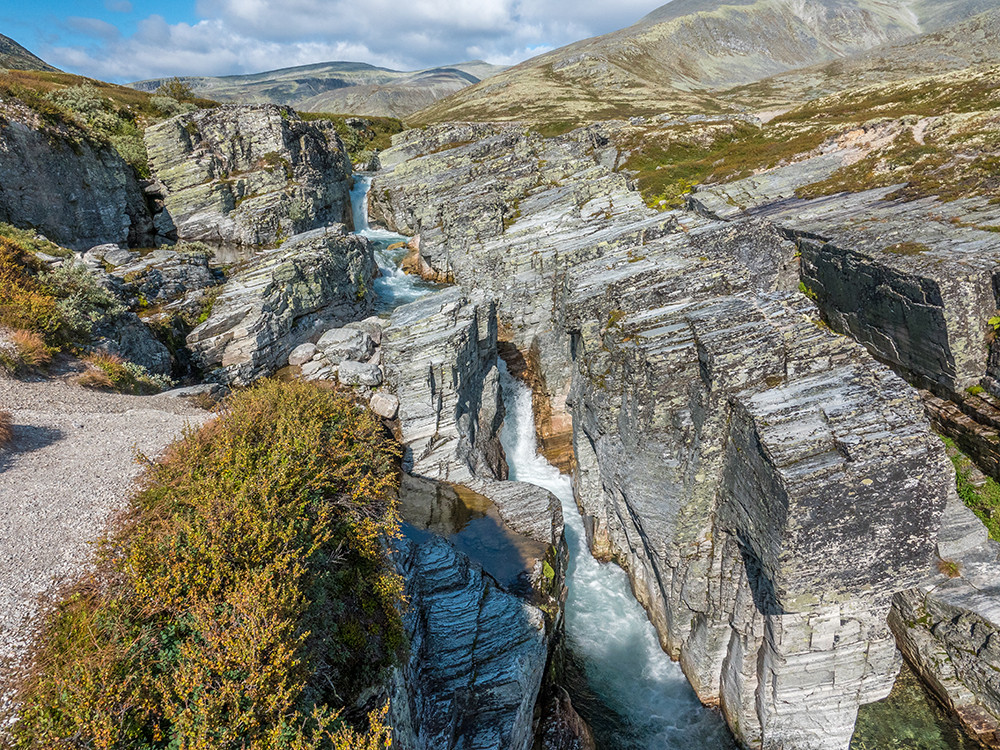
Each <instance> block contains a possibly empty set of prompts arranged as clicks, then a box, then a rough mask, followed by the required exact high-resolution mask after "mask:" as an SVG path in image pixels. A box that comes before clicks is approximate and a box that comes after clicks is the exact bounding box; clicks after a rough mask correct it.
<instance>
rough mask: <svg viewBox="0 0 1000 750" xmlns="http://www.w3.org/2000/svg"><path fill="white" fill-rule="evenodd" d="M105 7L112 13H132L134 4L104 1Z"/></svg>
mask: <svg viewBox="0 0 1000 750" xmlns="http://www.w3.org/2000/svg"><path fill="white" fill-rule="evenodd" d="M104 7H105V8H107V9H108V10H110V11H111V12H112V13H131V12H132V3H130V2H129V0H104Z"/></svg>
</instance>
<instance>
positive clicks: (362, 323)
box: [344, 315, 386, 346]
mask: <svg viewBox="0 0 1000 750" xmlns="http://www.w3.org/2000/svg"><path fill="white" fill-rule="evenodd" d="M385 325H386V321H384V320H382V318H380V317H378V316H377V315H372V316H371V317H370V318H365V319H364V320H359V321H357V322H354V323H348V324H347V325H345V326H344V328H356V329H357V330H359V331H364V332H365V333H367V334H368V335H369V336H370V337H371V340H372V341H374V342H375V346H381V345H382V329H383V328H384V327H385Z"/></svg>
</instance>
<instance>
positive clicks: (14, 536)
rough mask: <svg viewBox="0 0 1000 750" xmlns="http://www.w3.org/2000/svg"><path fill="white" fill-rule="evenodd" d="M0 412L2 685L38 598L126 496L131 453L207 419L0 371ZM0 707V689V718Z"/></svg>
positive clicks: (155, 400) (165, 403)
mask: <svg viewBox="0 0 1000 750" xmlns="http://www.w3.org/2000/svg"><path fill="white" fill-rule="evenodd" d="M0 411H9V412H10V413H11V414H12V415H13V417H14V439H13V442H12V444H11V445H9V446H8V447H7V448H6V449H2V448H0V688H2V685H3V684H4V682H5V677H10V674H9V669H10V667H9V665H10V664H12V663H16V662H17V660H18V659H19V658H20V657H21V656H22V655H23V653H24V649H25V647H26V646H27V644H28V643H29V641H30V637H31V633H32V630H33V623H34V621H35V620H36V617H37V615H38V604H37V601H38V597H39V595H40V594H43V593H45V592H47V591H50V590H51V589H52V588H53V587H54V586H55V585H57V584H58V582H59V581H60V580H65V579H66V578H67V577H70V576H73V575H74V574H75V573H76V572H77V571H79V570H80V567H81V566H82V565H84V564H86V562H87V560H88V557H89V555H90V554H91V550H92V546H91V542H92V541H93V540H94V539H96V538H97V537H98V536H99V535H100V533H101V532H102V531H103V530H104V528H105V525H106V524H107V522H108V520H109V517H110V516H111V514H112V513H113V512H114V511H115V510H117V509H119V508H121V507H122V506H123V504H124V502H125V500H126V499H127V498H128V495H129V492H130V490H131V489H132V486H133V483H134V481H135V479H136V477H137V476H138V474H139V472H140V470H141V467H140V466H139V465H138V464H137V463H136V460H135V458H136V451H137V450H138V451H141V452H143V453H144V454H146V455H149V456H156V455H158V454H159V453H161V452H162V451H163V449H164V448H165V447H166V446H167V445H168V444H169V443H171V442H172V441H174V440H175V439H176V438H177V437H179V436H180V434H181V432H182V430H183V429H184V426H185V425H186V424H192V425H199V424H201V423H202V422H204V421H205V420H206V419H208V418H209V415H208V413H207V412H205V411H203V410H201V409H198V408H196V407H194V406H191V405H189V404H186V403H184V402H183V401H182V400H181V399H176V398H170V397H166V396H154V397H139V396H122V395H119V394H108V393H98V392H95V391H88V390H85V389H83V388H80V387H78V386H74V385H70V384H68V383H65V382H62V381H44V382H37V383H27V382H21V381H17V380H10V379H5V378H3V376H2V375H0ZM5 662H6V663H7V664H8V666H7V667H5V666H4V663H5ZM5 670H6V673H5ZM2 703H3V695H2V689H0V712H2V708H3V706H2Z"/></svg>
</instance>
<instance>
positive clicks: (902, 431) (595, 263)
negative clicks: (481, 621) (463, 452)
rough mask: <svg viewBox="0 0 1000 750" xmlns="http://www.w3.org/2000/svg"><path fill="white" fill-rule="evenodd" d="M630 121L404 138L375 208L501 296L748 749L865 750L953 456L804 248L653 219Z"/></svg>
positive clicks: (762, 232)
mask: <svg viewBox="0 0 1000 750" xmlns="http://www.w3.org/2000/svg"><path fill="white" fill-rule="evenodd" d="M614 127H615V126H614V124H607V125H600V126H594V127H591V128H587V129H583V130H580V131H575V132H574V133H571V134H569V135H567V136H564V137H560V138H556V139H544V138H541V137H540V136H537V135H535V134H524V133H523V132H515V131H514V129H512V128H506V127H497V128H490V127H488V126H455V127H454V128H448V127H440V128H431V129H429V130H428V131H424V132H421V133H410V134H407V135H405V136H404V137H402V138H400V139H399V140H398V146H397V148H394V149H392V150H390V151H389V152H386V153H385V154H384V159H383V163H384V164H386V165H388V166H389V167H391V171H389V172H388V173H387V174H385V175H382V176H379V177H378V178H377V179H376V181H375V184H374V186H373V190H372V201H373V205H374V206H375V215H376V218H378V219H380V220H381V221H383V222H384V223H386V224H387V225H389V226H390V228H392V229H395V230H400V231H408V232H411V233H418V234H419V235H420V241H419V252H420V254H421V257H422V259H423V261H424V262H426V263H427V264H429V265H430V266H432V267H434V268H436V269H437V270H438V271H440V272H446V273H449V274H452V275H453V276H454V278H455V280H456V281H457V283H458V284H459V285H460V286H462V287H464V289H465V290H466V291H467V293H468V292H471V291H472V290H475V291H476V292H477V293H487V294H492V295H493V296H495V297H496V298H497V299H499V300H501V305H500V310H499V318H500V324H501V328H502V329H503V330H504V332H505V334H506V335H507V336H508V337H509V338H510V339H511V340H512V341H513V342H514V344H515V345H516V346H517V347H518V348H519V349H520V350H521V351H522V352H528V351H532V352H533V355H532V358H533V362H534V367H535V368H536V370H537V377H536V380H535V383H536V386H537V388H538V389H539V390H540V391H542V392H543V394H544V396H545V397H546V398H547V399H548V400H549V402H550V403H552V404H553V405H554V406H555V407H556V408H558V409H559V410H562V411H566V412H569V413H571V414H572V429H573V444H574V453H575V460H576V463H577V473H576V484H577V501H578V503H579V504H580V506H581V508H582V509H583V511H584V513H585V514H586V515H587V517H588V519H589V521H588V526H589V529H588V531H589V535H590V538H591V546H592V548H593V549H594V551H595V553H596V554H599V555H602V556H604V557H605V558H612V559H616V560H617V561H619V562H620V563H621V564H622V565H623V566H624V567H625V568H626V569H627V570H628V572H629V575H630V577H631V579H632V583H633V588H634V590H635V592H636V594H637V596H638V597H639V599H640V601H641V602H642V603H643V605H644V606H645V608H646V610H647V612H648V613H649V616H650V618H651V620H652V621H653V622H654V624H655V625H656V627H657V629H658V631H659V634H660V638H661V642H662V643H663V645H664V647H665V648H666V649H667V650H668V651H669V652H670V653H671V654H672V655H673V656H674V657H675V658H678V659H679V660H680V662H681V665H682V667H683V669H684V671H685V673H686V674H687V676H688V678H689V679H690V681H691V683H692V685H693V686H694V687H695V689H696V691H697V692H698V694H699V696H700V697H701V698H702V700H704V701H705V702H707V703H710V704H716V705H719V706H720V707H721V708H722V710H723V713H724V715H725V716H726V718H727V720H728V721H729V724H730V727H731V728H732V729H733V731H734V732H735V733H736V735H737V737H738V738H739V739H740V740H741V741H742V742H743V743H744V744H746V745H748V746H753V747H765V748H779V747H781V748H803V749H806V748H808V749H811V748H817V749H819V748H824V749H828V748H846V747H847V746H848V744H849V741H850V737H851V734H852V731H853V726H854V721H855V717H856V713H857V708H858V706H859V704H862V703H867V702H871V701H875V700H879V699H881V698H882V697H884V696H885V695H886V694H887V693H888V692H889V690H890V688H891V686H892V684H893V681H894V679H895V676H896V673H897V671H898V669H899V664H900V657H899V653H898V651H897V649H896V646H895V642H894V639H893V635H892V633H891V632H890V629H889V626H888V624H887V617H888V613H889V610H890V607H891V600H892V596H893V594H894V593H896V592H897V591H901V590H905V589H908V588H910V587H912V586H914V585H916V584H917V583H919V582H920V581H921V580H923V579H924V577H925V576H926V573H927V571H928V569H929V568H930V565H931V561H932V559H933V555H934V545H935V536H936V532H937V529H938V526H939V524H940V519H941V514H942V510H943V508H944V506H945V503H946V500H947V498H948V494H949V487H950V486H951V474H950V467H949V464H948V462H947V459H946V457H945V456H944V453H943V450H942V447H941V445H940V443H939V441H937V439H936V438H934V437H933V435H932V434H931V433H930V431H929V424H928V422H927V418H926V417H925V415H924V411H923V406H922V404H921V402H920V400H919V398H918V396H917V393H916V392H915V391H914V390H912V389H911V388H910V386H908V385H907V384H906V382H905V381H904V380H903V379H902V378H900V377H899V376H898V375H896V374H894V373H893V372H892V371H890V370H889V369H888V368H887V367H885V366H884V365H880V364H878V363H877V362H876V361H875V360H874V359H873V358H872V357H871V355H870V354H868V353H867V352H866V351H865V349H864V348H863V347H862V346H860V345H859V344H857V343H855V342H853V341H852V340H851V339H849V338H847V337H844V336H839V335H836V334H835V333H833V332H832V331H831V330H830V329H829V328H828V327H826V325H825V324H823V323H822V322H821V320H820V316H819V312H818V310H817V308H816V306H815V305H814V303H813V302H812V301H810V300H809V299H807V298H806V297H805V296H803V295H802V294H800V293H799V292H798V291H796V290H797V288H798V284H799V280H800V278H799V268H798V266H799V263H800V260H801V258H800V257H799V256H800V252H802V251H801V249H800V248H799V247H797V246H796V243H795V242H794V240H793V238H792V236H791V235H790V234H789V232H788V231H786V230H785V229H784V228H783V227H781V226H780V225H778V224H776V223H775V222H774V221H771V220H769V219H768V218H766V217H756V218H751V217H747V216H745V215H742V214H741V215H739V216H733V217H729V220H722V219H719V218H716V217H713V216H709V215H699V214H695V213H691V212H666V213H655V212H653V211H650V210H649V209H647V208H646V207H645V206H644V205H643V204H642V202H641V200H639V197H638V195H637V194H636V193H635V192H634V191H633V190H631V189H630V186H629V184H628V182H627V180H626V179H625V178H624V177H623V176H622V175H621V174H618V173H615V172H614V171H613V167H614V165H615V164H617V163H618V160H619V154H618V153H617V150H616V148H615V147H614V145H613V142H612V139H611V138H609V137H608V136H609V132H608V130H609V129H613V128H614ZM470 141H471V142H470Z"/></svg>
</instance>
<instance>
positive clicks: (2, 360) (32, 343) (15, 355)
mask: <svg viewBox="0 0 1000 750" xmlns="http://www.w3.org/2000/svg"><path fill="white" fill-rule="evenodd" d="M51 361H52V350H51V349H50V348H49V347H48V346H47V345H46V343H45V340H44V339H43V338H42V337H41V336H39V335H38V334H37V333H32V332H31V331H21V330H15V331H7V332H5V333H3V336H2V338H0V370H2V371H5V372H7V373H8V374H10V375H15V376H18V375H25V374H27V373H30V372H34V371H36V370H39V369H42V368H44V367H46V366H47V365H48V364H49V363H50V362H51Z"/></svg>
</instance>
